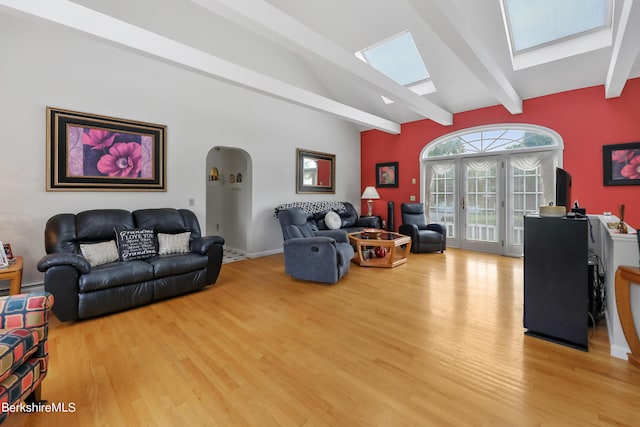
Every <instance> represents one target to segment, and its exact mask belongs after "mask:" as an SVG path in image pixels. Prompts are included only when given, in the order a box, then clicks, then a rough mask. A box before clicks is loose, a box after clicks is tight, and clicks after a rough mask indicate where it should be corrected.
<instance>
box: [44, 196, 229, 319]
mask: <svg viewBox="0 0 640 427" xmlns="http://www.w3.org/2000/svg"><path fill="white" fill-rule="evenodd" d="M121 227H124V228H126V229H142V228H146V229H153V230H155V233H166V234H165V235H177V234H179V233H186V232H190V233H191V234H190V237H189V242H188V252H186V253H171V254H165V255H154V256H151V257H149V258H147V259H136V260H131V261H121V260H115V261H114V262H108V263H106V264H103V265H98V266H94V267H92V266H91V264H90V263H89V261H88V260H87V258H85V257H84V256H83V255H82V253H83V252H82V251H81V247H80V245H81V244H85V245H87V244H95V243H100V242H107V243H108V244H110V241H112V240H114V239H115V235H116V232H115V229H116V228H121ZM223 245H224V239H223V238H222V237H220V236H205V237H202V236H201V234H200V225H199V224H198V219H197V218H196V216H195V214H194V213H193V212H191V211H189V210H186V209H179V210H177V209H171V208H162V209H141V210H137V211H134V212H129V211H126V210H120V209H97V210H89V211H84V212H80V213H78V214H69V213H65V214H58V215H55V216H53V217H51V218H50V219H49V220H48V221H47V225H46V229H45V250H46V252H47V255H46V256H45V257H44V258H42V259H41V260H40V262H39V263H38V270H40V271H42V272H44V273H45V277H44V287H45V290H46V291H47V292H50V293H51V294H53V296H54V298H55V301H56V304H55V306H54V308H53V312H54V314H55V315H56V316H57V317H58V319H60V320H61V321H69V320H77V319H86V318H91V317H95V316H100V315H103V314H107V313H113V312H117V311H121V310H125V309H128V308H132V307H136V306H140V305H144V304H147V303H150V302H153V301H157V300H161V299H165V298H169V297H172V296H176V295H180V294H184V293H187V292H192V291H196V290H199V289H201V288H203V287H204V286H206V285H210V284H213V283H215V282H216V280H217V278H218V274H219V273H220V268H221V265H222V251H223Z"/></svg>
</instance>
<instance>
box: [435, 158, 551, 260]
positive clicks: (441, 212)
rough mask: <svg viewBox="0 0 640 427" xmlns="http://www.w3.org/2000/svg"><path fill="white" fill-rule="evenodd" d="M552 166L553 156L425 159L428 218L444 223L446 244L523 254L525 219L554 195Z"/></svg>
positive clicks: (507, 253)
mask: <svg viewBox="0 0 640 427" xmlns="http://www.w3.org/2000/svg"><path fill="white" fill-rule="evenodd" d="M531 159H534V160H531ZM554 165H555V161H554V156H553V155H551V154H550V155H546V156H545V155H534V156H531V155H527V156H517V155H514V156H509V155H493V156H483V157H475V156H474V157H466V158H465V157H461V158H457V159H448V160H435V161H426V162H425V163H424V166H425V168H424V177H425V187H424V188H425V190H426V191H425V196H424V200H425V201H426V205H427V208H428V209H427V212H428V216H429V218H428V219H429V220H430V221H431V222H439V223H441V224H444V225H445V227H446V229H447V245H448V246H452V247H459V248H464V249H471V250H477V251H483V252H491V253H497V254H505V255H515V256H519V255H521V254H522V248H523V244H524V242H523V236H524V233H523V231H524V224H523V219H524V215H526V214H529V213H534V212H536V211H537V210H538V207H539V206H540V205H542V204H546V201H547V199H549V198H550V197H552V194H553V193H552V192H550V188H552V186H553V182H551V180H550V179H549V178H548V177H549V176H551V175H552V174H549V172H548V171H549V170H552V169H553V167H554ZM545 170H546V176H547V179H546V181H547V182H545V181H544V180H543V175H544V173H543V172H544V171H545ZM545 184H546V185H545ZM545 189H546V191H545Z"/></svg>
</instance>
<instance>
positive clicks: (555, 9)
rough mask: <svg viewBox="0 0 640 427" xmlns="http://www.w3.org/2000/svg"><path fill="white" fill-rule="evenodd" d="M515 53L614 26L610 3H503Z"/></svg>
mask: <svg viewBox="0 0 640 427" xmlns="http://www.w3.org/2000/svg"><path fill="white" fill-rule="evenodd" d="M503 2H504V5H505V14H506V19H507V27H508V31H509V33H510V39H511V45H512V46H511V47H512V50H513V53H518V52H522V51H525V50H527V49H531V48H535V47H539V46H543V45H545V44H549V43H553V42H557V41H560V40H564V39H567V38H570V37H575V36H578V35H583V34H585V33H588V32H590V31H595V30H598V29H602V28H605V27H608V26H610V25H611V8H612V1H611V0H561V1H558V0H535V1H531V0H503Z"/></svg>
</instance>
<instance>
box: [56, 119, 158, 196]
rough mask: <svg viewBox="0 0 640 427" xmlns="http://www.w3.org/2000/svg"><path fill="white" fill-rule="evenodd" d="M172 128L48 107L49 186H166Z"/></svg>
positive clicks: (128, 188)
mask: <svg viewBox="0 0 640 427" xmlns="http://www.w3.org/2000/svg"><path fill="white" fill-rule="evenodd" d="M166 134H167V127H166V126H164V125H158V124H153V123H144V122H138V121H132V120H126V119H119V118H115V117H107V116H99V115H95V114H89V113H82V112H78V111H70V110H63V109H59V108H53V107H47V191H167V186H166V180H165V176H166Z"/></svg>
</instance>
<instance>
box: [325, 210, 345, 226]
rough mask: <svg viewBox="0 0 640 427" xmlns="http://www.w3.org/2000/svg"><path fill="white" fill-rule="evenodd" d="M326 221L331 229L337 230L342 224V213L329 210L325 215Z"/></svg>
mask: <svg viewBox="0 0 640 427" xmlns="http://www.w3.org/2000/svg"><path fill="white" fill-rule="evenodd" d="M324 223H325V224H326V225H327V228H329V229H330V230H337V229H338V228H340V226H341V225H342V220H341V219H340V215H338V214H337V213H336V212H333V211H331V212H327V214H326V215H325V216H324Z"/></svg>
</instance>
